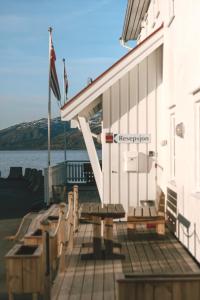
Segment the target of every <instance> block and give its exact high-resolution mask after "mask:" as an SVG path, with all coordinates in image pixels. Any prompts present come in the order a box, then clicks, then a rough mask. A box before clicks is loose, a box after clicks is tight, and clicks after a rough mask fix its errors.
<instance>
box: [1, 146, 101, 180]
mask: <svg viewBox="0 0 200 300" xmlns="http://www.w3.org/2000/svg"><path fill="white" fill-rule="evenodd" d="M97 153H98V156H99V159H101V151H100V150H99V151H97ZM66 158H67V160H69V161H77V160H89V158H88V154H87V151H86V150H67V151H66ZM47 159H48V152H47V151H46V150H38V151H35V150H32V151H0V172H1V177H4V178H6V177H8V175H9V171H10V167H23V169H25V168H35V169H38V170H43V169H44V168H46V167H47V161H48V160H47ZM63 161H64V151H63V150H56V151H51V165H52V166H53V165H56V164H58V163H60V162H63Z"/></svg>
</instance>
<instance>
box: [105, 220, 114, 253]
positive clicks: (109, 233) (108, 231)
mask: <svg viewBox="0 0 200 300" xmlns="http://www.w3.org/2000/svg"><path fill="white" fill-rule="evenodd" d="M104 243H105V255H106V256H112V254H113V219H112V218H105V219H104Z"/></svg>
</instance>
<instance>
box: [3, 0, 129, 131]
mask: <svg viewBox="0 0 200 300" xmlns="http://www.w3.org/2000/svg"><path fill="white" fill-rule="evenodd" d="M126 4H127V0H7V1H5V0H0V7H1V9H0V57H1V59H0V106H1V109H0V129H3V128H6V127H8V126H11V125H14V124H17V123H21V122H28V121H33V120H37V119H40V118H44V117H47V103H48V63H49V59H48V51H49V50H48V39H49V36H48V27H49V26H51V27H52V28H53V43H54V48H55V52H56V57H57V60H56V69H57V73H58V77H59V82H60V89H61V91H62V77H63V75H62V74H63V64H62V59H63V58H65V60H66V68H67V74H68V81H69V92H68V98H71V97H72V96H73V95H74V94H76V93H77V92H78V91H80V90H81V89H82V88H83V87H84V86H85V85H86V84H87V79H88V78H89V77H91V78H93V79H94V78H95V77H97V76H98V75H99V74H101V73H102V72H103V71H104V70H105V69H107V68H108V67H109V66H111V65H112V64H113V63H114V62H115V61H116V60H117V59H119V58H120V57H121V56H123V55H124V54H126V53H127V50H126V49H125V48H123V47H122V46H121V45H120V43H119V38H120V36H121V33H122V28H123V22H124V16H125V11H126ZM58 115H60V111H59V107H58V104H57V101H56V100H55V98H53V96H52V117H55V116H58Z"/></svg>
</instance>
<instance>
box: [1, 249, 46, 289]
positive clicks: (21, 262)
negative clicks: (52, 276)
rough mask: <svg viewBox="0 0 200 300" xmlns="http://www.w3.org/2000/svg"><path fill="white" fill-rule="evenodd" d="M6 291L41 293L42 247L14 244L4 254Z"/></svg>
mask: <svg viewBox="0 0 200 300" xmlns="http://www.w3.org/2000/svg"><path fill="white" fill-rule="evenodd" d="M5 259H6V275H7V286H8V292H9V294H11V293H17V294H23V293H42V292H43V272H42V268H43V266H42V265H43V264H42V247H41V246H38V245H34V246H33V245H19V244H16V245H15V246H14V247H13V248H12V249H11V250H10V251H9V252H8V253H7V255H6V256H5Z"/></svg>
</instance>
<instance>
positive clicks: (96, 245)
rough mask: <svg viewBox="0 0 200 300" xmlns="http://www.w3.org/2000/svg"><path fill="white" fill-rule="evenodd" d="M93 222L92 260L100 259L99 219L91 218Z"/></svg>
mask: <svg viewBox="0 0 200 300" xmlns="http://www.w3.org/2000/svg"><path fill="white" fill-rule="evenodd" d="M92 221H93V255H94V258H101V256H102V252H101V218H100V217H95V216H93V217H92Z"/></svg>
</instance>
